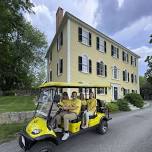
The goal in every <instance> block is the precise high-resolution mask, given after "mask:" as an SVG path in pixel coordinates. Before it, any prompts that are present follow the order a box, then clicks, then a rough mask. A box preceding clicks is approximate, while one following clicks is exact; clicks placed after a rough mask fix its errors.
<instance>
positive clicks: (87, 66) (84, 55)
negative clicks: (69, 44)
mask: <svg viewBox="0 0 152 152" xmlns="http://www.w3.org/2000/svg"><path fill="white" fill-rule="evenodd" d="M81 57H82V71H81V72H83V73H89V57H88V55H86V54H83V55H81ZM84 57H86V58H87V65H85V66H86V68H87V71H85V70H83V66H84V64H83V59H84Z"/></svg>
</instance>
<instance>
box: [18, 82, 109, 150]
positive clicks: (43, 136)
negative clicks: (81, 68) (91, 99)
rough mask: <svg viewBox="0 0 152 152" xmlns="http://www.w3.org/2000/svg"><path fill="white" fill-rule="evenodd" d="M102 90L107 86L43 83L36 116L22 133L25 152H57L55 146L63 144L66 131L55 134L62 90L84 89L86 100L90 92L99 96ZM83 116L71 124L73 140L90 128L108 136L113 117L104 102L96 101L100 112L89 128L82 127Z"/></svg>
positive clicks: (20, 141) (90, 121)
mask: <svg viewBox="0 0 152 152" xmlns="http://www.w3.org/2000/svg"><path fill="white" fill-rule="evenodd" d="M101 87H108V86H103V85H99V84H98V85H95V84H83V83H65V82H47V83H44V84H42V85H41V86H40V93H39V96H38V98H37V101H38V104H37V107H36V110H35V113H34V116H33V118H32V119H31V121H30V122H29V123H28V124H27V126H26V127H25V128H24V129H23V130H22V131H21V132H19V145H20V147H21V148H22V149H23V150H24V151H30V152H54V150H55V147H54V146H55V145H58V144H60V143H62V142H63V141H62V140H61V137H62V136H63V132H61V133H56V132H55V131H54V128H55V125H56V124H55V119H54V118H55V117H56V115H57V114H59V112H60V109H59V108H58V107H57V103H58V102H59V101H60V98H61V96H60V93H61V90H62V89H66V90H68V89H73V90H76V89H79V90H84V93H85V98H86V100H87V95H88V91H87V90H89V89H91V90H93V92H94V94H95V97H96V89H97V88H101ZM82 113H83V112H81V114H80V115H79V116H78V117H77V118H76V119H75V120H72V121H70V124H69V132H70V137H72V136H74V135H77V134H80V133H82V132H85V131H88V130H89V129H91V128H96V131H97V133H99V134H105V133H106V132H107V130H108V120H110V119H111V118H110V117H109V112H108V110H107V109H106V107H103V104H102V102H101V100H99V99H97V112H96V114H94V115H93V116H90V117H89V127H88V128H86V129H82V128H81V124H82Z"/></svg>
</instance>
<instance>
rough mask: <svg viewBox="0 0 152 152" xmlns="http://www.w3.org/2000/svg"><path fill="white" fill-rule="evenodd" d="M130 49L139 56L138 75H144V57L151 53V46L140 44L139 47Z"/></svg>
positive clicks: (145, 67) (145, 68)
mask: <svg viewBox="0 0 152 152" xmlns="http://www.w3.org/2000/svg"><path fill="white" fill-rule="evenodd" d="M132 51H133V52H134V53H136V54H138V55H139V56H140V57H141V58H140V59H139V73H140V75H144V73H145V72H146V70H147V64H146V63H145V59H146V58H147V56H151V55H152V48H150V47H147V46H142V47H140V48H136V49H133V50H132Z"/></svg>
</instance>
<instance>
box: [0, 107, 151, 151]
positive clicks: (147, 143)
mask: <svg viewBox="0 0 152 152" xmlns="http://www.w3.org/2000/svg"><path fill="white" fill-rule="evenodd" d="M112 117H113V119H112V120H111V121H110V122H109V131H108V132H107V134H105V135H99V134H97V133H96V132H95V131H94V130H92V131H89V132H86V133H84V134H81V135H78V136H75V137H73V138H72V139H70V140H68V141H66V142H65V143H63V144H61V145H59V146H58V147H57V149H56V151H57V152H61V151H62V152H67V151H68V152H101V151H102V152H152V107H151V106H150V107H148V108H146V109H142V110H138V111H133V112H124V113H117V114H113V115H112ZM0 152H22V150H21V149H20V148H19V147H18V144H17V142H16V141H11V142H9V143H4V144H2V145H0Z"/></svg>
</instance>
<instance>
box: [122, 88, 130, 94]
mask: <svg viewBox="0 0 152 152" xmlns="http://www.w3.org/2000/svg"><path fill="white" fill-rule="evenodd" d="M129 92H130V90H129V89H125V88H123V95H124V96H125V95H126V94H129Z"/></svg>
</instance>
